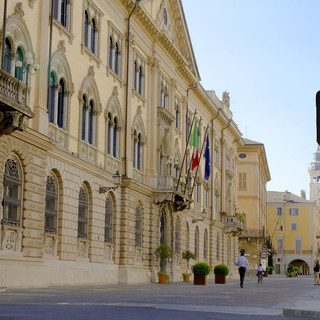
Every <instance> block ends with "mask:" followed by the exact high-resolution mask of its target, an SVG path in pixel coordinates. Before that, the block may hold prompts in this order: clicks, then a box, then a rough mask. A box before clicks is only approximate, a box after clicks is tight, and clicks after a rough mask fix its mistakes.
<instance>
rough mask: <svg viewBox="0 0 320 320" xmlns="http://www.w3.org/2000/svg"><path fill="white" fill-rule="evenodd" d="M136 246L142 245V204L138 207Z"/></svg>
mask: <svg viewBox="0 0 320 320" xmlns="http://www.w3.org/2000/svg"><path fill="white" fill-rule="evenodd" d="M135 246H136V247H142V209H141V206H140V205H139V206H137V208H136V231H135Z"/></svg>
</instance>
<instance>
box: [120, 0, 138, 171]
mask: <svg viewBox="0 0 320 320" xmlns="http://www.w3.org/2000/svg"><path fill="white" fill-rule="evenodd" d="M140 1H141V0H136V2H135V4H134V6H133V8H132V10H131V12H130V14H129V16H128V28H127V35H128V38H127V74H126V104H125V124H124V126H125V130H124V174H123V177H126V176H127V136H128V132H127V131H128V103H129V86H128V82H129V55H130V20H131V16H132V14H133V12H134V11H135V10H136V8H137V7H138V6H139V3H140Z"/></svg>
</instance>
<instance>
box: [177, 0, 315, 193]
mask: <svg viewBox="0 0 320 320" xmlns="http://www.w3.org/2000/svg"><path fill="white" fill-rule="evenodd" d="M182 4H183V9H184V13H185V16H186V20H187V25H188V30H189V34H190V38H191V42H192V46H193V50H194V54H195V57H196V61H197V66H198V69H199V73H200V77H201V84H202V86H203V87H204V88H205V89H206V90H214V91H215V92H216V94H217V96H218V98H219V99H220V100H221V99H222V93H223V92H224V91H227V92H229V94H230V110H231V111H232V113H233V120H234V121H235V122H236V124H237V125H238V127H239V130H240V132H241V133H242V136H243V137H244V138H248V139H251V140H254V141H258V142H260V143H263V144H264V147H265V150H266V155H267V161H268V166H269V171H270V175H271V181H270V182H268V183H267V190H268V191H285V190H288V191H289V192H292V193H294V194H296V195H298V196H300V191H301V190H305V191H306V194H307V199H309V174H308V166H309V164H310V163H311V162H312V160H313V153H314V152H315V151H316V150H317V147H318V144H317V142H316V120H315V116H316V113H315V112H316V106H315V95H316V93H317V91H319V90H320V16H319V12H320V1H319V0H199V1H194V0H182Z"/></svg>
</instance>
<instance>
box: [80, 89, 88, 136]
mask: <svg viewBox="0 0 320 320" xmlns="http://www.w3.org/2000/svg"><path fill="white" fill-rule="evenodd" d="M86 117H87V100H86V96H85V95H83V96H82V122H81V139H82V140H86Z"/></svg>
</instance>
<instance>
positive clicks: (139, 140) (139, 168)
mask: <svg viewBox="0 0 320 320" xmlns="http://www.w3.org/2000/svg"><path fill="white" fill-rule="evenodd" d="M141 156H142V155H141V133H139V134H138V141H137V169H138V170H141V168H142V164H141Z"/></svg>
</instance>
